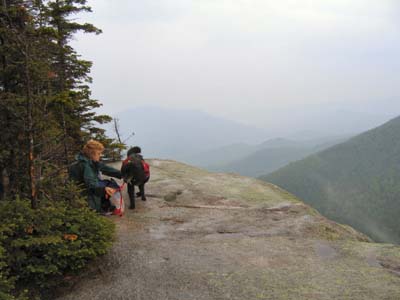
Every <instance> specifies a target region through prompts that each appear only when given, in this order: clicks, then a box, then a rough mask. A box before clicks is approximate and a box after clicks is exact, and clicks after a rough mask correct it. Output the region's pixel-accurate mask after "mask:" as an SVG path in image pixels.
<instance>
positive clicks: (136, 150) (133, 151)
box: [127, 146, 142, 156]
mask: <svg viewBox="0 0 400 300" xmlns="http://www.w3.org/2000/svg"><path fill="white" fill-rule="evenodd" d="M141 152H142V149H140V147H138V146H135V147H132V148H130V149H129V150H128V153H127V155H128V156H130V155H132V154H139V153H141Z"/></svg>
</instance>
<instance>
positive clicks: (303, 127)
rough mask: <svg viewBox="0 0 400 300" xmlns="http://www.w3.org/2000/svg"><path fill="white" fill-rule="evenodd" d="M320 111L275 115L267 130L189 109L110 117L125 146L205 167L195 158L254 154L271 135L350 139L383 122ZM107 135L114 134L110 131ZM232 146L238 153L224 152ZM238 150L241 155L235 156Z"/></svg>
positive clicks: (375, 117) (146, 110)
mask: <svg viewBox="0 0 400 300" xmlns="http://www.w3.org/2000/svg"><path fill="white" fill-rule="evenodd" d="M322 110H323V108H315V109H314V110H310V111H309V108H307V109H306V110H305V111H304V112H300V111H299V112H296V115H295V116H294V117H295V118H291V117H290V118H288V119H287V120H285V119H281V118H280V117H279V116H277V117H276V118H278V119H277V120H276V121H271V122H272V123H273V124H272V123H271V126H268V127H267V128H266V129H262V128H261V129H260V128H257V127H255V126H249V125H245V124H241V123H240V122H236V121H232V120H227V119H224V118H221V117H217V116H212V115H210V114H207V113H204V112H202V111H198V110H188V109H174V108H161V107H149V106H145V107H133V108H132V109H127V110H124V111H122V112H120V113H118V114H117V115H114V117H117V118H118V119H119V121H120V131H121V133H122V135H123V139H124V137H125V138H126V137H127V136H128V135H130V134H131V133H132V131H134V132H135V136H133V138H131V139H129V141H128V145H140V146H142V148H143V151H144V153H145V154H146V156H147V157H158V158H168V159H176V160H180V161H184V162H188V163H194V164H196V165H198V166H199V165H201V166H203V165H204V164H203V163H201V164H199V163H197V162H196V159H197V158H199V160H201V161H203V162H204V160H206V159H205V158H202V157H201V156H202V154H203V153H211V154H213V153H216V152H215V151H213V149H218V148H222V147H227V148H225V149H226V151H227V152H226V157H224V155H222V157H221V158H222V159H223V160H224V161H223V162H224V163H227V162H232V161H234V160H237V159H240V158H242V157H244V156H246V155H249V154H251V152H255V151H257V150H258V149H254V148H252V146H253V145H257V144H260V143H262V142H263V141H266V140H268V139H271V138H274V137H279V136H280V137H284V138H285V140H291V141H307V142H308V141H310V140H318V139H321V138H324V137H332V136H345V135H348V136H350V135H354V134H357V133H359V132H362V131H364V130H366V129H368V128H372V127H374V126H377V124H382V123H383V122H384V121H383V120H387V119H388V118H386V117H385V116H384V115H382V114H376V115H370V114H364V113H357V112H346V111H344V112H343V111H338V110H337V109H334V108H329V107H328V108H326V109H325V108H324V111H322ZM355 120H356V121H355ZM109 128H111V126H109ZM109 131H110V133H111V135H113V134H112V129H109ZM275 142H276V143H277V142H279V140H277V141H275ZM233 144H236V145H237V148H238V149H236V150H235V149H228V148H229V145H233ZM245 144H247V145H249V146H250V147H247V146H246V145H245ZM246 147H247V148H249V149H250V148H252V149H250V150H251V151H247V150H248V149H247V150H246ZM239 149H242V151H243V154H244V155H241V154H240V153H239V155H237V154H235V152H236V153H237V150H239ZM209 151H211V152H209ZM218 155H220V154H216V156H218ZM196 156H197V158H196ZM224 158H226V159H224ZM210 159H211V160H212V158H211V157H210Z"/></svg>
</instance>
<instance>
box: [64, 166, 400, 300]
mask: <svg viewBox="0 0 400 300" xmlns="http://www.w3.org/2000/svg"><path fill="white" fill-rule="evenodd" d="M151 166H152V178H151V182H150V184H148V186H147V193H148V201H146V202H142V201H140V200H138V202H137V209H136V210H134V211H130V210H127V213H126V215H125V216H124V217H122V218H118V217H113V218H114V220H115V222H116V224H117V241H116V243H115V245H114V247H113V248H112V250H111V252H110V253H109V254H108V255H107V256H106V257H105V258H104V259H103V260H102V263H101V264H98V265H95V266H92V267H91V272H90V274H89V275H90V276H86V277H85V278H84V279H82V280H81V281H80V282H79V283H78V284H76V285H75V286H74V288H73V289H71V291H70V293H69V294H68V295H65V296H64V297H61V298H59V299H62V300H81V299H82V300H83V299H85V300H87V299H102V300H107V299H110V300H111V299H113V300H117V299H121V300H122V299H138V300H139V299H141V300H163V299H165V300H167V299H171V300H172V299H174V300H178V299H181V300H190V299H198V300H200V299H204V300H206V299H240V300H243V299H274V300H276V299H278V300H279V299H296V300H298V299H307V300H308V299H326V300H332V299H340V300H343V299H393V300H394V299H400V278H399V277H398V275H397V274H396V272H395V270H396V268H397V266H400V250H399V249H398V247H394V246H391V245H378V244H374V243H369V242H367V239H366V238H365V237H364V236H363V235H361V234H358V233H357V232H355V231H354V230H352V229H351V228H348V227H345V226H341V225H338V224H336V223H334V222H331V221H329V220H326V219H325V218H323V217H321V216H320V215H319V214H318V213H316V212H315V211H314V210H312V209H311V208H309V207H307V206H306V205H304V204H302V203H301V202H299V201H297V200H296V199H294V198H293V197H292V196H291V195H289V194H287V193H285V192H284V191H281V190H280V189H278V188H277V187H275V186H273V185H269V184H265V183H263V182H261V181H257V180H254V179H249V178H245V177H240V176H237V175H227V174H210V173H207V172H205V171H202V170H199V169H196V168H192V167H190V166H186V165H183V164H178V163H175V162H170V161H160V160H153V161H151ZM371 261H372V262H374V263H373V264H371ZM385 264H386V265H385ZM388 266H389V267H388Z"/></svg>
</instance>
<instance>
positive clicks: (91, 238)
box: [0, 199, 114, 299]
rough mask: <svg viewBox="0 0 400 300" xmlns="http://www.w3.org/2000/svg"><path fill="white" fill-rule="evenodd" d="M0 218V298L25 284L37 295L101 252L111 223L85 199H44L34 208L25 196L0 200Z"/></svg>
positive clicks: (109, 236) (109, 235) (109, 237)
mask: <svg viewBox="0 0 400 300" xmlns="http://www.w3.org/2000/svg"><path fill="white" fill-rule="evenodd" d="M75 204H76V203H75ZM0 220H1V223H2V224H1V227H0V299H3V298H4V299H14V298H13V296H12V295H14V296H16V295H17V294H18V293H20V292H23V290H27V292H28V294H29V298H35V297H39V296H40V293H41V292H43V291H46V290H48V289H49V288H51V287H54V286H57V285H59V284H60V283H62V282H63V281H64V278H65V277H66V276H69V275H74V274H77V271H79V270H81V269H82V268H83V267H85V266H86V265H87V263H88V262H89V261H90V260H92V259H94V258H95V257H97V256H99V255H103V254H105V253H106V251H107V249H108V248H109V247H110V246H111V244H112V240H113V232H114V224H113V223H112V222H111V221H110V220H108V219H106V218H103V217H101V216H98V215H97V214H96V213H94V212H93V211H91V210H90V209H89V208H87V205H75V206H72V205H71V204H68V203H67V202H58V203H57V202H56V203H55V202H53V201H48V202H42V203H41V205H40V207H39V208H38V209H36V210H33V209H31V207H30V202H29V201H28V200H18V199H17V200H13V201H2V202H1V203H0ZM7 297H8V298H7Z"/></svg>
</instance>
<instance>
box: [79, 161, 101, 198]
mask: <svg viewBox="0 0 400 300" xmlns="http://www.w3.org/2000/svg"><path fill="white" fill-rule="evenodd" d="M83 180H84V182H85V186H86V188H87V189H88V190H89V191H90V192H91V193H93V194H94V195H96V196H99V197H102V196H103V195H104V194H105V188H104V187H102V186H99V185H98V180H97V179H96V178H94V176H93V170H91V168H90V167H89V166H88V165H86V166H85V167H84V169H83Z"/></svg>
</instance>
